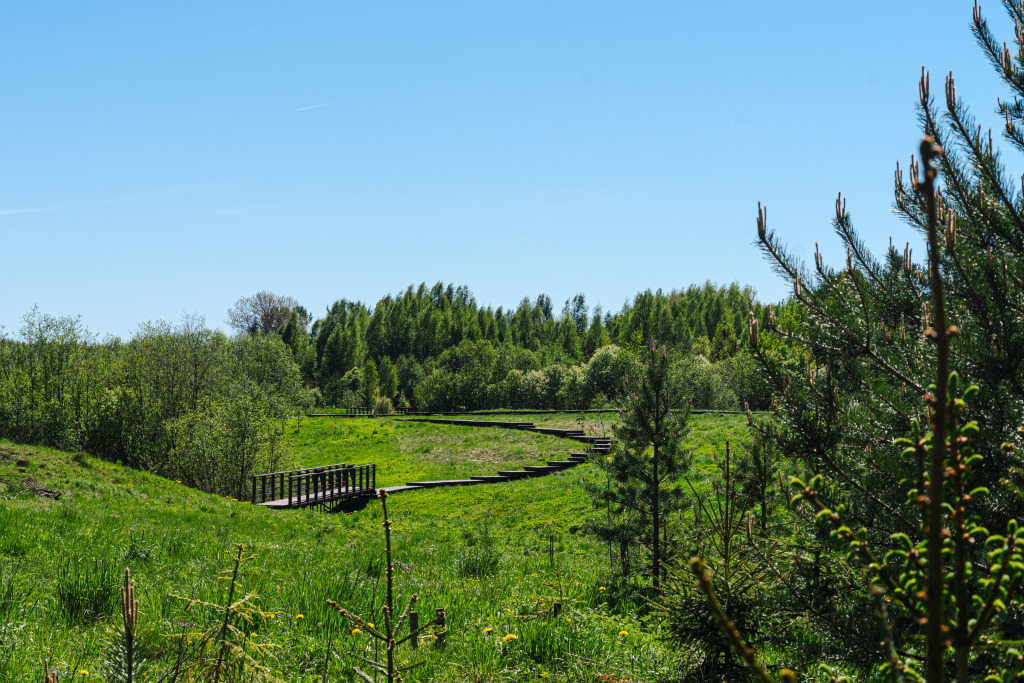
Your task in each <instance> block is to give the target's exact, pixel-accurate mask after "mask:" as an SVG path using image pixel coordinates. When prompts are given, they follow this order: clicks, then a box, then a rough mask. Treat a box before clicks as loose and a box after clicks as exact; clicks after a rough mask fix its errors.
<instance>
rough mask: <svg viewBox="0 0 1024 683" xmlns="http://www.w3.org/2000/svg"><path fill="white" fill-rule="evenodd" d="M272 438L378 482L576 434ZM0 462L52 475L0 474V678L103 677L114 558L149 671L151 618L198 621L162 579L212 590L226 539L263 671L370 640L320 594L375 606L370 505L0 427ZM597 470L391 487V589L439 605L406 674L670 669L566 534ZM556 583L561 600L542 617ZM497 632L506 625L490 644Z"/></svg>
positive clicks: (294, 675)
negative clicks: (371, 469) (136, 612)
mask: <svg viewBox="0 0 1024 683" xmlns="http://www.w3.org/2000/svg"><path fill="white" fill-rule="evenodd" d="M523 419H524V420H529V421H534V422H537V423H538V424H540V423H541V422H542V420H540V419H533V418H531V417H524V418H523ZM563 419H566V420H569V421H573V420H574V418H573V416H571V415H568V414H567V415H566V416H565V417H564V418H563ZM547 424H554V423H547ZM691 427H692V431H691V433H690V435H689V437H688V440H687V441H688V443H689V444H690V445H692V446H694V447H696V448H697V450H698V451H701V452H702V453H703V452H706V451H707V450H708V449H709V448H710V447H711V444H712V442H715V443H718V444H719V445H721V444H723V443H724V441H725V439H726V438H738V437H739V436H741V435H742V434H743V432H744V430H743V419H742V418H736V417H726V418H718V417H710V416H694V417H693V418H691ZM287 443H288V447H289V451H290V463H289V464H290V465H293V466H296V467H298V466H310V465H319V464H328V463H331V462H339V461H343V462H349V463H355V464H361V463H365V462H376V463H377V466H378V483H379V484H381V485H389V484H395V483H404V482H405V481H407V480H413V479H437V478H454V477H464V476H468V475H469V474H488V473H492V472H496V471H497V470H499V469H505V468H509V467H521V466H522V465H524V464H531V463H539V462H542V461H544V460H546V459H551V458H554V457H557V458H558V459H562V458H563V457H564V456H565V455H566V454H567V453H569V452H571V451H573V450H577V449H576V448H575V447H576V446H578V444H575V443H574V442H572V441H568V440H564V439H558V438H555V437H550V436H544V435H539V434H532V433H524V432H517V431H510V430H503V429H488V428H467V427H455V426H445V425H429V424H423V423H403V422H397V421H395V420H392V419H384V420H374V419H347V418H323V419H309V418H305V419H301V420H293V421H292V422H291V423H289V424H288V426H287ZM695 470H696V472H695V477H697V478H706V477H707V476H710V470H709V469H708V468H707V458H706V457H705V456H704V455H702V456H701V457H699V458H698V462H697V467H696V468H695ZM0 476H3V477H5V480H7V481H14V480H15V479H17V480H24V478H26V477H30V478H32V479H34V480H35V481H37V482H38V484H39V485H41V486H43V487H45V488H46V489H51V490H55V491H59V492H61V497H60V499H59V500H52V499H49V498H43V497H37V496H34V495H30V494H29V493H28V492H26V491H25V490H24V489H23V486H22V485H21V484H13V485H12V484H7V485H6V486H5V485H4V484H0V497H2V498H3V500H0V681H3V682H6V681H23V680H33V681H35V680H41V678H42V676H41V672H42V670H43V662H44V660H46V659H49V660H50V661H51V668H56V669H57V670H58V671H59V673H60V674H61V678H60V680H61V681H62V682H63V683H67V682H68V681H75V680H89V679H92V680H105V679H104V677H103V674H102V662H103V659H104V647H105V645H104V643H105V642H106V641H107V640H108V638H109V636H108V634H109V631H110V628H111V627H110V625H111V624H113V623H115V622H119V620H120V618H119V616H115V615H119V609H120V605H119V593H118V592H117V589H116V586H117V584H118V582H119V581H120V577H121V573H122V572H123V568H124V567H125V566H130V567H131V570H132V574H133V576H134V577H135V579H136V581H137V586H138V587H137V597H138V598H139V600H140V603H141V605H140V615H141V616H140V637H139V641H140V648H141V650H140V651H141V652H142V653H143V654H145V656H147V657H149V658H152V659H153V660H154V664H152V665H151V673H159V674H162V673H163V671H164V670H165V669H166V667H167V662H169V661H171V660H172V659H173V654H174V647H173V642H174V641H173V640H172V639H169V638H167V637H165V636H166V634H169V633H173V632H180V631H181V630H182V629H185V630H188V629H197V628H200V627H201V626H204V625H205V624H206V622H207V621H208V620H210V619H213V618H214V614H213V613H212V612H209V611H205V612H204V611H203V610H202V609H195V608H194V609H192V610H189V611H185V610H184V604H183V603H182V602H181V601H180V600H178V599H176V598H175V597H173V596H174V595H179V596H184V597H190V598H199V599H204V600H207V601H209V602H213V603H217V602H222V601H223V600H224V597H225V595H224V593H225V588H226V585H225V582H224V581H219V580H218V572H219V571H220V570H222V569H223V568H225V567H226V566H228V564H229V558H228V553H230V552H231V551H233V550H234V544H235V543H243V544H245V545H246V546H247V549H248V551H249V552H250V553H251V554H254V555H255V558H254V559H253V560H252V561H251V562H250V563H249V564H248V565H247V566H246V569H245V571H244V573H243V576H242V583H243V586H244V589H245V590H246V591H251V592H254V593H256V594H257V595H258V600H259V604H260V605H261V606H262V608H263V609H264V610H265V611H267V612H270V613H273V614H274V617H273V618H272V619H267V620H266V621H265V622H263V623H260V624H257V625H254V627H253V631H252V633H253V635H252V636H251V637H252V639H253V641H254V642H261V643H270V644H273V645H276V646H278V647H277V648H276V649H275V650H274V653H275V654H274V659H273V660H270V661H268V662H267V666H268V669H269V670H270V671H271V672H272V673H273V674H275V675H276V676H278V677H279V678H281V679H284V680H287V681H314V680H315V681H320V680H322V678H321V676H322V674H323V667H324V663H325V659H326V660H327V665H328V667H329V669H328V680H331V681H348V680H354V679H353V678H352V673H351V670H350V669H348V668H347V667H346V661H345V653H349V652H359V653H362V654H363V655H366V654H367V653H370V654H372V646H371V645H370V641H369V639H367V638H366V637H365V635H363V636H362V637H358V636H353V635H351V634H350V633H349V632H348V629H347V628H345V627H344V626H343V624H341V622H340V619H339V617H338V616H337V614H335V613H333V612H332V611H330V610H329V608H328V607H327V606H326V602H325V601H326V599H327V598H331V599H334V600H336V601H338V602H339V603H340V604H342V605H345V606H347V607H349V608H350V609H352V610H353V611H354V612H357V613H359V614H360V615H361V616H363V617H364V618H365V619H367V620H369V621H377V622H378V623H379V622H380V618H381V614H380V606H381V601H382V593H383V586H382V580H381V568H382V562H383V560H382V557H383V540H382V535H381V531H380V521H381V513H380V506H379V504H378V503H376V502H373V503H371V504H370V505H369V506H367V508H366V509H365V510H362V511H359V512H354V513H351V514H335V515H325V514H321V513H313V512H273V511H269V510H265V509H262V508H259V507H254V506H250V505H248V504H244V503H239V502H235V501H232V500H228V499H224V498H219V497H215V496H210V495H207V494H203V493H200V492H197V491H194V490H191V489H188V488H186V487H184V486H182V485H180V484H178V483H176V482H173V481H168V480H165V479H162V478H159V477H155V476H152V475H149V474H146V473H142V472H136V471H131V470H126V469H124V468H121V467H119V466H117V465H114V464H110V463H107V462H104V461H102V460H99V459H95V458H92V457H89V456H80V455H75V454H71V453H65V452H61V451H56V450H52V449H47V448H39V447H26V446H20V445H15V444H11V443H9V442H0ZM596 476H597V470H595V469H594V468H593V467H592V466H582V467H577V468H574V469H572V470H568V471H565V472H560V473H556V474H553V475H549V476H545V477H540V478H536V479H529V480H523V481H517V482H509V483H503V484H494V485H479V486H471V487H458V488H448V489H434V490H422V491H414V492H407V493H403V494H399V495H395V496H393V497H391V498H390V499H389V508H390V510H391V512H392V518H393V519H394V520H395V524H394V526H393V536H394V543H395V548H396V555H395V560H396V561H395V566H396V571H397V578H396V588H397V591H398V593H399V594H400V596H401V597H400V599H399V601H398V602H399V603H402V602H403V600H404V599H405V598H406V597H407V596H409V595H410V594H412V593H417V594H418V595H419V596H420V603H419V612H420V614H421V615H424V616H423V617H422V618H423V619H426V618H428V617H427V615H433V613H434V610H435V609H436V608H441V607H443V608H445V609H446V611H447V615H448V635H447V646H446V649H444V650H436V649H434V648H432V647H424V648H421V649H420V650H419V651H418V652H419V654H420V655H421V656H423V657H425V659H426V664H425V665H424V666H423V667H421V668H419V669H416V670H414V671H413V672H412V673H411V674H410V675H408V676H407V680H437V681H442V680H444V681H449V680H450V681H520V680H538V679H543V678H550V679H552V680H579V681H593V680H595V678H596V677H597V675H598V674H599V673H603V674H607V675H608V676H612V677H615V678H618V679H629V680H634V681H643V680H651V679H654V678H657V677H658V676H660V675H662V674H664V675H665V676H667V675H668V669H670V668H671V666H672V663H673V661H674V658H675V657H676V653H673V652H672V651H670V650H669V649H667V648H666V646H665V644H664V643H663V642H661V641H660V640H659V636H660V633H659V631H658V627H657V624H656V623H655V622H654V621H652V620H650V619H648V618H646V617H643V616H642V613H643V611H644V610H643V609H641V606H640V605H638V604H636V603H635V602H633V600H632V599H631V598H630V596H629V595H628V594H624V593H619V592H618V590H617V589H616V587H615V586H614V585H612V582H611V581H609V580H608V579H607V578H606V577H607V571H608V564H607V563H608V559H607V558H608V555H607V548H605V547H603V546H601V545H599V544H598V543H596V542H595V541H594V540H593V539H592V538H590V537H587V536H585V535H582V534H580V533H578V529H579V526H580V525H581V524H582V523H583V522H584V521H585V520H586V519H587V518H588V517H589V516H590V515H592V514H593V510H592V507H591V504H590V502H589V499H588V498H587V496H586V494H585V493H584V491H583V482H584V480H585V479H586V478H587V477H591V478H593V477H596ZM556 600H557V601H559V602H561V603H562V605H563V606H564V608H563V612H562V614H561V615H559V617H558V618H555V617H554V616H553V614H552V610H551V605H552V603H553V602H554V601H556ZM299 615H301V618H300V616H299ZM488 629H491V630H490V631H488ZM622 632H625V633H626V634H627V635H620V634H621V633H622ZM508 634H513V635H515V636H516V638H515V639H509V642H503V640H502V637H503V636H506V635H508ZM328 640H330V642H331V650H330V653H329V654H328ZM401 652H402V657H403V658H405V659H406V660H408V659H409V658H410V657H411V656H412V652H411V650H409V649H406V648H403V649H402V650H401ZM83 671H87V672H89V673H88V674H83V673H82V672H83ZM158 677H159V676H156V677H155V678H158ZM155 678H154V680H155ZM168 680H169V679H168Z"/></svg>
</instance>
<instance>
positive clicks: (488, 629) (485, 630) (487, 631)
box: [484, 626, 494, 633]
mask: <svg viewBox="0 0 1024 683" xmlns="http://www.w3.org/2000/svg"><path fill="white" fill-rule="evenodd" d="M493 630H494V629H493V628H491V627H490V626H488V627H487V628H485V629H484V633H491V632H492V631H493Z"/></svg>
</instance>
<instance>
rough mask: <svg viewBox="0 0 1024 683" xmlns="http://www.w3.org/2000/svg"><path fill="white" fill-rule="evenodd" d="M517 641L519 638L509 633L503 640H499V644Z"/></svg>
mask: <svg viewBox="0 0 1024 683" xmlns="http://www.w3.org/2000/svg"><path fill="white" fill-rule="evenodd" d="M518 639H519V636H517V635H516V634H514V633H509V634H508V635H507V636H505V637H504V638H502V639H501V642H503V643H511V642H512V641H513V640H518Z"/></svg>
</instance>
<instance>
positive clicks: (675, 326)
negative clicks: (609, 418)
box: [277, 283, 767, 410]
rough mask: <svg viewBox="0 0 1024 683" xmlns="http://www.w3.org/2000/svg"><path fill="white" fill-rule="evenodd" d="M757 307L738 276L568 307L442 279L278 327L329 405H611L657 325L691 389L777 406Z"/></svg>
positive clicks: (700, 396) (735, 402)
mask: <svg viewBox="0 0 1024 683" xmlns="http://www.w3.org/2000/svg"><path fill="white" fill-rule="evenodd" d="M751 311H753V312H754V314H755V315H756V316H758V317H762V316H764V315H766V309H765V308H764V307H763V306H762V305H761V304H760V303H759V302H757V301H756V298H755V295H754V292H753V291H752V290H751V289H750V288H740V287H739V286H737V285H735V284H734V285H731V286H729V287H715V286H714V285H712V284H710V283H707V284H705V285H704V286H703V287H690V288H689V289H687V290H685V291H672V292H670V293H668V294H665V293H663V292H662V291H660V290H659V291H658V292H651V291H650V290H648V291H646V292H642V293H640V294H638V295H636V297H635V298H634V300H633V301H632V303H626V304H624V305H623V307H622V309H621V310H619V311H618V312H614V313H613V312H607V313H605V312H603V311H602V310H601V308H600V307H599V306H598V307H596V308H595V309H594V310H593V311H591V310H590V309H589V307H588V305H587V303H586V298H585V297H584V295H583V294H577V295H576V296H574V297H573V298H572V299H569V300H566V301H565V303H564V305H563V306H562V308H561V311H560V312H559V311H558V309H556V308H555V306H554V305H553V303H552V301H551V298H550V297H549V296H546V295H544V294H541V295H539V296H538V297H537V298H536V299H533V300H531V299H529V298H524V299H523V300H522V301H521V302H520V304H519V306H518V307H516V308H515V309H508V310H506V309H503V308H501V307H499V308H497V309H496V310H495V309H493V308H491V307H489V306H488V307H483V306H479V305H478V304H477V303H476V300H475V299H474V298H473V295H472V294H471V293H470V291H469V289H468V288H466V287H455V286H453V285H447V286H445V285H444V284H442V283H438V284H436V285H434V286H433V287H431V288H428V287H427V286H426V285H425V284H421V285H420V286H419V287H418V288H413V287H412V286H410V287H409V288H408V289H406V290H405V291H404V292H402V293H400V294H398V295H396V296H394V297H392V296H387V297H384V298H383V299H381V300H380V301H378V302H377V304H376V305H375V306H373V308H368V307H367V306H365V305H364V304H362V303H353V302H350V301H346V300H344V299H342V300H340V301H337V302H335V303H334V304H333V305H332V306H331V307H330V309H329V310H328V311H327V312H326V314H325V316H324V317H323V318H321V319H318V320H316V321H315V322H312V324H311V325H310V324H309V316H308V314H306V313H305V311H304V309H301V307H297V308H296V310H294V311H291V313H290V316H289V319H288V320H287V322H285V323H284V324H283V325H282V326H281V327H280V328H279V329H278V330H277V331H278V333H279V334H280V336H281V338H282V339H283V340H284V341H285V342H286V343H287V344H288V346H289V347H290V348H291V349H292V351H293V353H294V355H295V358H296V361H297V363H298V365H299V367H300V368H301V371H302V374H303V377H304V378H305V380H306V383H307V385H308V386H310V387H311V388H314V389H315V391H316V395H317V400H318V401H319V402H320V403H322V404H323V405H327V406H352V405H370V404H371V403H373V402H374V395H375V393H376V395H378V396H379V397H382V398H387V399H389V400H390V401H392V402H394V403H395V404H396V405H400V406H407V405H408V406H413V407H416V408H418V409H422V410H477V409H481V408H506V407H508V408H560V409H581V408H590V407H594V406H596V407H601V406H605V405H609V404H610V403H611V402H613V401H614V399H615V397H616V395H617V394H618V393H619V392H620V391H621V389H622V386H621V380H622V378H623V377H624V376H625V374H626V372H625V368H626V367H627V366H628V365H629V364H630V362H632V360H631V359H634V358H635V355H636V352H637V350H638V349H639V348H640V347H641V346H643V345H644V344H645V343H646V341H647V340H649V339H650V338H651V337H653V338H655V339H657V340H658V341H659V342H663V343H665V344H667V345H668V346H669V348H671V349H672V353H673V366H672V375H673V378H674V381H675V383H676V385H677V386H678V388H679V395H680V397H681V396H682V395H684V394H685V395H686V397H687V400H692V402H693V406H694V407H696V408H713V409H728V410H736V409H738V408H740V407H741V406H742V405H743V403H749V404H750V405H751V406H754V407H755V408H763V407H766V406H767V393H766V392H765V391H764V390H763V389H759V388H758V384H757V382H756V381H755V378H754V376H753V373H752V372H751V360H750V358H749V356H748V355H747V353H746V352H745V351H743V350H742V346H743V345H742V344H741V343H740V342H739V340H740V339H742V337H743V335H745V334H746V327H747V319H748V316H749V314H750V312H751ZM307 330H308V331H307Z"/></svg>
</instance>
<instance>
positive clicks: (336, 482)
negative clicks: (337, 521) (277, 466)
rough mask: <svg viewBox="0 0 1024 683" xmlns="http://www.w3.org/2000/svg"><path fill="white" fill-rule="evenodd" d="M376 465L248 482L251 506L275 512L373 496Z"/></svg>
mask: <svg viewBox="0 0 1024 683" xmlns="http://www.w3.org/2000/svg"><path fill="white" fill-rule="evenodd" d="M376 485H377V465H376V464H375V463H370V464H368V465H345V463H338V464H336V465H327V466H325V467H310V468H307V469H302V470H288V471H286V472H268V473H267V474H257V475H255V476H253V478H252V502H253V504H254V505H262V506H264V507H269V508H276V509H289V508H303V507H311V506H325V505H327V504H329V503H333V502H336V501H341V500H347V499H350V498H357V497H360V496H371V495H373V494H374V493H375V492H376Z"/></svg>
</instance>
